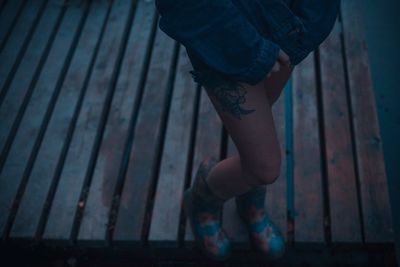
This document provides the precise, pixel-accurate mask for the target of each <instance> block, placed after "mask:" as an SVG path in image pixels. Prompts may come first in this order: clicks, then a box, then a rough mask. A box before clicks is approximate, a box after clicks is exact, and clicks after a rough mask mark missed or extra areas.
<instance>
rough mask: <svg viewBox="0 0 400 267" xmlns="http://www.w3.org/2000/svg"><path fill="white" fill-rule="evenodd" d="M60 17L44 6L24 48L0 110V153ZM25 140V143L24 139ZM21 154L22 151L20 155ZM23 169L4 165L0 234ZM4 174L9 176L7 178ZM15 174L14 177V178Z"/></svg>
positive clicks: (0, 180) (0, 185)
mask: <svg viewBox="0 0 400 267" xmlns="http://www.w3.org/2000/svg"><path fill="white" fill-rule="evenodd" d="M60 14H61V8H59V7H56V6H54V5H49V6H47V7H46V9H45V11H44V13H43V16H42V18H41V20H40V22H39V25H38V29H40V30H39V31H36V32H35V34H34V36H33V37H32V40H31V42H30V44H29V46H28V48H27V53H26V55H25V57H24V59H23V60H22V62H21V64H20V66H19V68H18V70H17V73H16V75H15V76H14V80H13V83H12V84H11V86H10V88H9V91H8V93H7V95H6V98H5V99H4V102H3V104H2V105H1V107H0V121H1V131H0V151H2V150H3V149H4V146H5V144H6V140H7V138H8V139H10V140H11V139H12V136H9V134H10V133H12V131H13V128H14V127H13V124H14V121H15V119H16V117H17V114H18V112H19V109H20V107H21V105H22V104H23V103H22V102H23V100H24V98H25V97H26V94H27V91H28V88H29V87H30V84H31V82H32V79H33V78H34V76H35V72H36V71H32V70H36V69H37V68H38V67H39V63H40V60H41V58H42V55H43V53H45V48H46V44H47V42H48V40H49V37H50V34H51V32H52V31H53V30H54V28H55V26H56V22H57V19H58V17H59V15H60ZM26 141H28V140H26ZM21 153H22V152H21ZM23 171H24V170H23V169H20V166H19V165H12V164H8V165H4V168H3V169H2V172H1V174H0V188H2V190H3V192H4V193H3V194H0V233H1V234H0V235H1V236H3V235H4V230H5V224H6V221H7V218H8V215H9V211H10V208H11V206H12V203H13V201H14V198H15V196H16V194H17V191H18V187H19V185H20V183H21V179H22V177H23V174H22V172H23ZM8 174H13V176H11V177H12V178H10V176H9V175H8ZM16 174H18V175H16ZM14 175H16V176H14Z"/></svg>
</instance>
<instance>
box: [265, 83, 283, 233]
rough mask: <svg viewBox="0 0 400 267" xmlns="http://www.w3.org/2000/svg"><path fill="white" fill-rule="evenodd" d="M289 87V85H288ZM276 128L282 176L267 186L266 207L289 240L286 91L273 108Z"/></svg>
mask: <svg viewBox="0 0 400 267" xmlns="http://www.w3.org/2000/svg"><path fill="white" fill-rule="evenodd" d="M286 86H287V85H286ZM272 112H273V116H274V122H275V128H276V132H277V134H278V138H279V143H280V146H281V156H282V164H281V174H280V176H279V178H278V179H277V180H276V181H275V182H274V183H273V184H271V185H269V186H267V195H266V198H265V201H266V202H265V207H266V209H267V212H268V214H269V215H270V217H271V220H273V221H274V222H275V223H276V225H277V226H278V227H279V228H280V229H281V231H282V234H283V236H284V238H285V239H286V240H287V232H288V223H287V222H288V218H287V196H286V191H287V177H286V165H287V163H286V121H285V90H283V91H282V94H281V96H280V97H279V99H278V100H277V101H276V103H275V104H274V105H273V108H272Z"/></svg>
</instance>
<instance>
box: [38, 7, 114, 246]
mask: <svg viewBox="0 0 400 267" xmlns="http://www.w3.org/2000/svg"><path fill="white" fill-rule="evenodd" d="M108 9H109V6H108V5H106V4H104V2H94V3H92V6H91V8H90V11H89V14H88V17H87V18H86V21H85V25H84V28H83V29H82V33H81V36H80V38H79V42H78V44H77V47H76V49H75V52H74V56H73V58H72V61H71V64H70V66H69V69H68V72H67V74H66V77H65V81H64V83H63V86H62V88H61V92H60V96H59V97H58V99H57V103H56V104H55V107H54V111H53V114H52V117H51V119H50V121H49V125H48V127H47V130H46V133H45V135H44V138H43V142H42V145H41V147H40V149H39V152H38V155H37V158H36V161H35V166H34V169H35V168H37V169H38V170H42V171H41V174H42V176H43V177H54V176H56V175H58V172H59V171H61V169H60V167H61V165H62V162H63V159H64V156H65V153H66V152H67V149H68V144H69V141H70V137H71V134H72V131H73V129H74V124H75V121H76V113H77V111H79V107H80V105H81V103H82V101H83V96H84V94H85V81H86V78H87V77H88V76H89V75H90V70H91V62H93V60H94V57H95V56H96V53H97V49H96V48H97V44H98V43H99V41H100V37H101V33H102V30H103V29H104V28H103V25H104V23H105V22H106V17H107V16H106V15H107V11H108ZM34 172H35V171H34V170H33V171H32V174H31V176H32V177H33V173H34ZM38 173H39V171H38ZM68 178H71V177H68V176H67V175H64V176H61V178H60V180H59V181H58V185H57V188H56V191H55V193H54V198H53V201H52V203H51V209H50V211H49V214H48V218H47V222H46V227H45V229H44V233H43V237H42V239H43V240H44V241H45V242H62V241H69V238H70V235H71V225H72V221H73V219H74V216H75V211H76V208H77V202H78V200H79V195H80V192H81V190H82V180H81V179H78V178H79V176H78V177H77V178H75V179H72V178H71V179H68Z"/></svg>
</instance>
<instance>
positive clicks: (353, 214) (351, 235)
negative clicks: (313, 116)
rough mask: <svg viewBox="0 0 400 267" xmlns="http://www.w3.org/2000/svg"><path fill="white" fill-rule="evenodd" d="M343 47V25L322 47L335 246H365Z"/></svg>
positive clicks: (327, 164)
mask: <svg viewBox="0 0 400 267" xmlns="http://www.w3.org/2000/svg"><path fill="white" fill-rule="evenodd" d="M342 59H343V58H342V50H341V43H340V24H339V21H336V24H335V26H334V28H333V30H332V32H331V34H330V35H329V36H328V38H327V39H326V40H325V41H324V42H323V43H322V44H321V45H320V66H321V94H322V103H323V105H322V106H323V113H324V114H323V117H324V133H325V147H326V166H327V176H328V177H327V179H328V189H329V212H330V225H331V240H332V242H346V243H348V242H352V243H360V242H361V239H362V237H361V224H360V216H359V215H360V212H359V209H358V199H357V184H356V174H355V170H354V157H353V152H352V141H351V133H350V122H349V112H348V107H347V96H346V85H345V77H344V68H343V60H342Z"/></svg>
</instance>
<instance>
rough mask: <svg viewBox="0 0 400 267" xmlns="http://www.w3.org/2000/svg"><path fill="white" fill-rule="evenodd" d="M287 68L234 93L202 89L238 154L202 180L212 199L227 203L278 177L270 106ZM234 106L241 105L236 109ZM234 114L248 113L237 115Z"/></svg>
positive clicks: (278, 160) (277, 147)
mask: <svg viewBox="0 0 400 267" xmlns="http://www.w3.org/2000/svg"><path fill="white" fill-rule="evenodd" d="M289 68H290V67H286V68H282V69H281V70H280V71H279V72H276V73H273V74H272V75H271V76H270V77H269V78H267V79H264V80H263V81H261V82H259V83H258V84H256V85H254V86H251V85H249V84H245V83H240V85H241V86H238V87H237V88H236V89H235V92H232V91H230V92H229V93H227V92H221V90H226V88H225V89H224V87H218V88H217V89H212V90H210V89H207V88H205V89H206V92H207V94H208V96H209V98H210V100H211V102H212V103H213V105H214V107H215V109H216V110H217V112H218V114H219V116H220V118H221V120H222V122H223V124H224V126H225V128H226V129H227V131H228V133H229V135H230V136H231V138H232V140H233V142H234V143H235V145H236V147H237V149H238V152H239V153H238V154H237V155H235V156H232V157H229V158H227V159H224V160H222V161H220V162H219V163H218V164H217V165H215V166H214V168H213V169H212V170H211V171H210V173H209V174H208V176H207V178H206V180H207V182H208V184H209V185H210V188H211V189H212V190H213V191H214V193H215V194H216V195H218V196H220V197H222V198H225V199H227V198H230V197H234V196H236V195H240V194H242V193H245V192H246V191H248V190H249V189H250V188H251V187H253V186H256V185H263V184H271V183H273V182H274V181H275V180H276V179H277V178H278V177H279V174H280V165H281V152H280V145H279V141H278V138H277V134H276V130H275V125H274V121H273V117H272V111H271V104H272V103H273V102H275V101H276V99H277V98H278V97H279V95H280V92H281V91H282V88H283V87H284V85H285V84H286V82H287V80H288V78H289V76H290V73H291V69H289ZM227 96H229V97H227ZM224 97H225V98H224ZM238 98H242V99H241V100H238ZM227 99H229V101H227ZM237 103H241V104H240V108H238V106H237V105H238V104H237ZM232 110H234V111H236V112H235V113H234V112H231V111H232ZM238 110H248V112H247V113H241V114H238V113H237V112H238Z"/></svg>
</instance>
